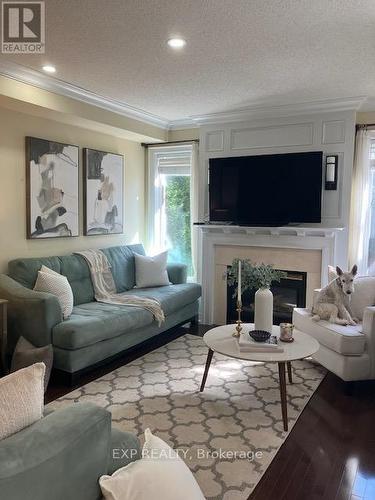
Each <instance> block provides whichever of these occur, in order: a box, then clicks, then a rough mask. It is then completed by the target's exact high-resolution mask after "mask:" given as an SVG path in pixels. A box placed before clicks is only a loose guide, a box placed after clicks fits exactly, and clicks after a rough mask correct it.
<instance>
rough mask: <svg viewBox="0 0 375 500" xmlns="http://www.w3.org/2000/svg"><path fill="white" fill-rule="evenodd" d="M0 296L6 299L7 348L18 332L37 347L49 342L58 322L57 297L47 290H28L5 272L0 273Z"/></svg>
mask: <svg viewBox="0 0 375 500" xmlns="http://www.w3.org/2000/svg"><path fill="white" fill-rule="evenodd" d="M0 297H1V298H4V299H7V300H8V301H9V304H8V349H9V350H10V351H11V350H13V348H14V346H15V344H16V342H17V340H18V338H19V337H20V336H21V335H22V336H23V337H25V338H26V339H27V340H29V342H31V343H32V344H34V345H35V346H38V347H40V346H43V345H47V344H51V343H52V338H51V330H52V328H53V327H54V326H55V325H57V324H58V323H61V321H62V312H61V307H60V304H59V301H58V300H57V297H55V296H54V295H52V294H50V293H44V292H36V291H34V290H30V289H29V288H26V287H24V286H23V285H20V283H18V282H17V281H15V280H13V279H12V278H10V277H9V276H7V275H5V274H0Z"/></svg>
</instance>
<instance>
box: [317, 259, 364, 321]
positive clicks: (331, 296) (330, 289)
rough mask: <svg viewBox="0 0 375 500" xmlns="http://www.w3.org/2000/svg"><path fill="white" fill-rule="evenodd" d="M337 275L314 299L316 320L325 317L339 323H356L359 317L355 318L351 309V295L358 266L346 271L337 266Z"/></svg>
mask: <svg viewBox="0 0 375 500" xmlns="http://www.w3.org/2000/svg"><path fill="white" fill-rule="evenodd" d="M336 273H337V277H336V278H334V279H333V280H332V281H331V282H330V283H328V285H327V286H325V287H324V288H322V289H321V290H320V291H319V292H318V294H317V296H316V299H315V300H314V305H313V308H312V313H313V317H312V319H313V320H314V321H319V320H321V319H325V320H328V321H330V322H331V323H337V324H338V325H345V326H346V325H356V324H357V323H358V320H357V318H353V315H352V312H351V309H350V297H351V295H352V293H353V292H354V278H355V276H356V274H357V266H353V268H352V270H351V271H348V272H346V273H344V272H343V271H342V270H341V269H340V268H339V267H338V266H337V267H336Z"/></svg>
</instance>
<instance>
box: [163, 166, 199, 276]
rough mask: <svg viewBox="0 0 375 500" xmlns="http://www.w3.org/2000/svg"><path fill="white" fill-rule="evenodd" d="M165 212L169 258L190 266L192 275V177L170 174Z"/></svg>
mask: <svg viewBox="0 0 375 500" xmlns="http://www.w3.org/2000/svg"><path fill="white" fill-rule="evenodd" d="M165 212H166V220H167V237H168V240H169V241H168V244H169V247H170V250H169V260H170V261H171V262H182V263H183V264H186V265H187V266H188V275H189V276H192V274H193V269H192V263H191V226H190V177H189V176H182V175H176V176H174V175H169V176H168V178H167V182H166V188H165Z"/></svg>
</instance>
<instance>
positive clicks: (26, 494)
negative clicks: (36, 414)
mask: <svg viewBox="0 0 375 500" xmlns="http://www.w3.org/2000/svg"><path fill="white" fill-rule="evenodd" d="M47 412H48V410H47ZM140 456H141V450H140V443H139V440H138V438H137V437H136V436H134V435H133V434H130V433H127V432H121V431H119V430H118V429H114V428H113V429H111V414H110V413H109V412H108V411H106V410H104V409H103V408H99V407H97V406H95V405H93V404H90V403H75V404H73V405H72V406H69V407H66V408H63V409H61V410H56V411H54V412H50V413H47V414H46V415H45V416H44V417H43V418H42V419H41V420H39V421H38V422H36V423H34V424H33V425H31V426H30V427H26V428H25V429H23V430H22V431H20V432H17V433H16V434H13V435H12V436H10V437H8V438H6V439H3V440H2V441H0V498H1V499H4V500H67V499H69V500H99V499H100V498H102V495H101V492H100V486H99V483H98V480H99V478H100V476H102V475H103V474H112V473H113V472H114V471H115V470H117V469H119V468H120V467H124V466H125V465H127V464H128V463H130V462H132V461H134V460H137V459H138V458H140Z"/></svg>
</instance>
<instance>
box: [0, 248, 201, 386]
mask: <svg viewBox="0 0 375 500" xmlns="http://www.w3.org/2000/svg"><path fill="white" fill-rule="evenodd" d="M102 250H103V252H104V253H105V255H106V256H107V258H108V260H109V262H110V264H111V266H112V273H113V276H114V280H115V283H116V288H117V292H118V293H130V294H134V293H136V294H137V295H143V296H146V297H152V298H155V299H157V300H159V301H160V303H161V305H162V308H163V310H164V313H165V316H166V320H165V322H164V323H163V324H162V325H161V326H160V327H159V326H158V324H157V323H156V322H155V321H154V319H153V316H152V314H151V313H150V312H149V311H146V310H145V309H141V308H138V307H130V306H123V305H113V304H104V303H99V302H96V301H95V298H94V290H93V286H92V282H91V277H90V271H89V267H88V265H87V263H86V261H85V259H84V258H83V257H81V256H80V255H76V254H71V255H65V256H61V257H45V258H26V259H16V260H13V261H11V262H9V265H8V268H9V272H8V275H5V274H2V275H0V297H1V298H4V299H8V300H9V308H8V354H10V353H11V352H13V350H14V347H15V344H16V342H17V340H18V338H19V337H20V336H21V335H22V336H24V337H25V338H26V339H27V340H29V341H30V342H31V343H32V344H34V345H35V346H43V345H46V344H52V345H53V350H54V368H56V369H58V370H62V371H63V372H66V373H68V374H69V375H70V378H71V379H72V380H74V378H76V376H77V375H79V374H80V373H82V371H84V370H87V369H88V367H91V366H93V365H97V364H98V363H100V362H103V360H105V359H106V358H110V357H112V356H114V355H116V354H118V353H120V352H122V351H125V350H127V349H130V348H132V347H134V346H136V345H138V344H140V343H142V342H143V341H145V340H147V339H150V338H151V337H154V336H157V335H160V334H161V333H162V332H164V331H166V330H168V329H170V328H172V327H174V326H176V325H178V324H183V323H187V322H188V321H193V320H195V319H196V317H197V314H198V307H199V297H200V295H201V288H200V286H199V285H198V284H196V283H187V282H186V266H184V265H182V264H170V265H168V268H167V271H168V275H169V279H170V282H171V284H170V285H168V286H161V287H153V288H144V289H138V288H136V289H133V287H134V285H135V258H134V253H139V254H143V255H144V249H143V246H142V245H129V246H116V247H110V248H104V249H102ZM43 264H44V265H45V266H47V267H49V268H51V269H53V270H54V271H57V272H58V273H60V274H63V275H64V276H66V277H67V279H68V281H69V283H70V285H71V287H72V290H73V295H74V309H73V313H72V315H71V317H70V318H68V319H67V320H65V321H63V319H62V314H61V308H60V305H59V303H58V301H57V298H56V297H55V296H54V295H51V294H48V293H42V292H36V291H34V290H33V286H34V283H35V281H36V278H37V273H38V271H39V269H40V268H41V266H42V265H43Z"/></svg>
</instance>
